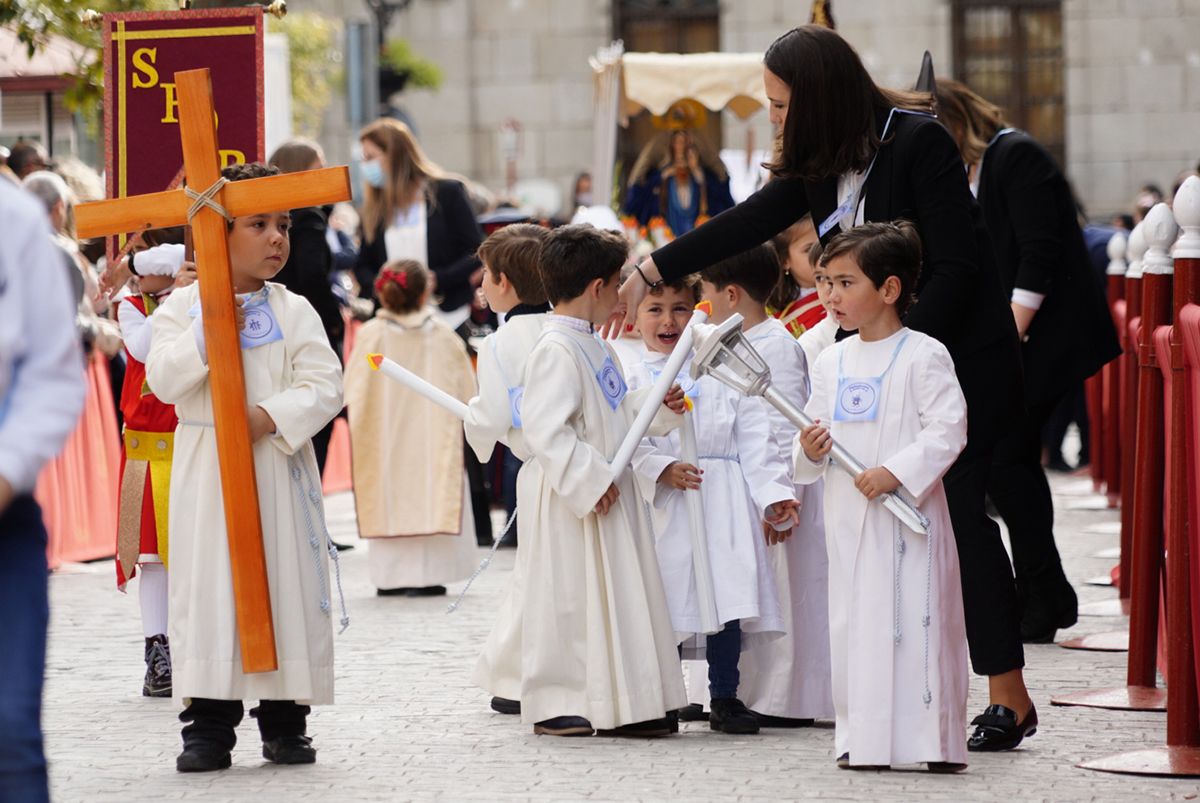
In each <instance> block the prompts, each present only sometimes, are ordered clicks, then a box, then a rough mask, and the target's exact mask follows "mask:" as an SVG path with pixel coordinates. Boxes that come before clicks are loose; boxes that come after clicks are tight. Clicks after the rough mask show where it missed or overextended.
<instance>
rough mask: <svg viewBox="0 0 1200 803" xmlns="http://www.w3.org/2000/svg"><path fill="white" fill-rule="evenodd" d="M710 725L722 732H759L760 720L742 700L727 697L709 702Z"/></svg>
mask: <svg viewBox="0 0 1200 803" xmlns="http://www.w3.org/2000/svg"><path fill="white" fill-rule="evenodd" d="M708 727H709V728H711V729H713V730H715V731H721V732H722V733H740V734H748V733H758V720H757V719H756V718H755V717H754V715H753V714H751V713H750V709H748V708H746V706H745V704H744V703H743V702H742V701H741V700H739V699H737V698H736V697H725V698H719V699H716V700H713V701H712V702H710V703H709V715H708Z"/></svg>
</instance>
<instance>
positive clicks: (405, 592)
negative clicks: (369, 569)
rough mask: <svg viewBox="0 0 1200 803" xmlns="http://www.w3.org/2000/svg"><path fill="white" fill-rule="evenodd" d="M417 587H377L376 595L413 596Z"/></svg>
mask: <svg viewBox="0 0 1200 803" xmlns="http://www.w3.org/2000/svg"><path fill="white" fill-rule="evenodd" d="M415 590H416V589H412V588H407V587H401V588H377V589H375V595H376V596H378V597H407V596H411V594H412V592H413V591H415Z"/></svg>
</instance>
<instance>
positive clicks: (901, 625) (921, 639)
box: [795, 329, 968, 765]
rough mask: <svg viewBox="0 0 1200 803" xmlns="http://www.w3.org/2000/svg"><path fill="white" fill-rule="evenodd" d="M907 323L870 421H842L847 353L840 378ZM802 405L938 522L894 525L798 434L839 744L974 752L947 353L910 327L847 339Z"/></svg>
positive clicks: (885, 354)
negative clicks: (819, 484) (810, 489)
mask: <svg viewBox="0 0 1200 803" xmlns="http://www.w3.org/2000/svg"><path fill="white" fill-rule="evenodd" d="M906 334H907V337H908V339H907V341H906V342H905V343H904V346H903V348H902V349H901V350H900V352H899V354H898V356H897V357H896V360H895V364H894V365H893V366H892V368H891V369H890V370H889V371H888V372H887V374H886V375H885V376H884V378H883V382H882V387H881V389H880V398H879V411H878V416H877V417H876V419H875V420H874V421H872V422H862V421H860V422H842V421H835V420H834V405H835V401H836V396H837V391H838V387H837V386H838V359H839V357H841V356H843V355H844V376H845V377H847V378H854V377H872V376H877V375H879V374H881V373H882V372H883V371H884V370H885V368H886V367H887V365H888V362H889V361H890V360H891V358H892V354H893V352H894V350H895V347H896V344H897V342H898V341H899V339H900V338H902V337H904V336H905V335H906ZM805 410H806V412H807V413H808V414H809V415H810V416H812V417H814V418H820V419H821V420H822V421H825V422H830V431H831V433H832V434H833V437H834V439H835V440H837V441H838V443H840V444H841V445H843V446H845V447H846V448H847V449H848V450H849V451H850V453H851V454H853V455H854V456H855V457H857V458H858V459H859V460H860V461H862V462H863V463H864V464H865V465H867V466H868V467H873V466H883V467H884V468H886V469H888V470H889V471H891V472H892V474H894V475H895V476H896V478H897V479H898V480H900V482H901V483H902V487H903V489H904V491H906V492H907V493H908V495H909V496H910V498H912V499H913V500H915V501H916V502H917V503H918V505H919V506H920V508H921V511H922V512H923V513H924V514H925V516H927V517H928V518H929V519H930V521H931V522H932V524H931V534H930V536H929V537H928V539H927V538H926V537H925V536H924V535H918V534H917V533H914V532H913V531H912V530H909V529H908V528H906V527H904V526H903V525H901V524H899V520H898V519H896V518H895V517H894V516H892V514H891V513H889V512H888V511H887V510H886V509H885V508H884V507H883V505H882V504H880V503H879V502H878V501H870V502H869V501H868V500H867V498H866V497H865V496H863V495H862V494H861V493H860V492H859V491H858V489H856V488H855V487H854V478H853V477H851V476H850V475H849V474H848V473H847V472H845V471H842V470H841V469H840V468H837V467H831V466H829V462H828V460H827V459H826V460H825V461H824V462H822V463H821V464H816V463H813V462H812V461H810V460H809V459H808V458H807V456H806V455H805V454H804V450H803V449H801V448H800V445H799V441H798V440H797V442H796V450H795V459H796V479H797V480H798V481H800V482H813V481H815V480H817V479H818V478H820V477H822V476H824V479H825V534H826V544H827V546H828V549H829V591H830V593H829V628H830V643H831V647H832V650H831V652H832V658H833V699H834V708H835V709H836V718H835V722H836V732H835V739H834V741H835V748H834V755H838V756H840V755H841V754H843V753H847V752H848V753H849V754H850V762H851V763H852V764H879V765H902V764H916V763H921V762H928V761H950V762H955V763H966V758H967V753H966V742H965V740H964V739H963V735H964V733H965V732H966V726H967V721H966V715H967V684H968V672H967V637H966V626H965V624H964V619H963V602H962V587H961V582H960V579H959V572H958V552H957V550H956V548H955V544H954V530H953V529H952V527H951V524H950V514H949V512H948V510H947V507H946V494H945V491H944V490H943V488H942V481H941V480H942V476H943V475H944V474H945V473H946V471H947V469H949V468H950V466H951V464H953V462H954V460H955V459H956V458H957V457H958V454H959V452H961V451H962V448H963V446H964V445H965V444H966V440H967V408H966V402H965V401H964V399H963V395H962V390H961V389H960V388H959V385H958V379H957V378H956V376H955V373H954V364H953V362H952V361H951V359H950V354H949V352H947V351H946V348H945V346H943V345H942V344H941V343H939V342H938V341H937V340H934V339H933V338H931V337H929V336H928V335H924V334H922V333H920V332H914V331H911V330H908V329H901V330H900V331H899V332H898V333H896V334H894V335H892V336H891V337H888V338H886V339H884V340H879V341H874V342H870V343H865V342H863V341H862V340H861V338H859V337H858V336H857V335H856V336H854V337H851V338H848V339H847V340H844V341H842V342H841V343H838V344H837V345H835V346H834V347H832V348H830V349H827V350H826V351H825V352H823V353H822V354H821V356H820V357H819V358H818V359H817V362H816V365H815V366H814V368H813V371H812V397H811V398H810V399H809V402H808V405H807V406H806V408H805ZM901 539H902V541H903V551H901V550H900V548H899V541H900V540H901ZM897 592H898V594H899V598H897ZM927 615H928V616H929V617H930V626H929V627H928V629H927V630H926V628H924V627H923V626H922V622H923V620H924V619H925V617H926V616H927ZM897 629H898V630H899V639H898V640H897V637H896V630H897ZM926 647H928V652H927V653H926ZM926 655H928V658H926ZM927 690H928V694H929V695H930V699H929V702H928V704H927V703H926V702H925V699H924V698H925V695H926V692H927Z"/></svg>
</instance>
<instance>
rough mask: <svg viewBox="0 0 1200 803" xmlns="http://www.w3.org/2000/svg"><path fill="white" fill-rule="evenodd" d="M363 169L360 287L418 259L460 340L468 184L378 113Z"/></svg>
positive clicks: (481, 498) (468, 295) (474, 233)
mask: <svg viewBox="0 0 1200 803" xmlns="http://www.w3.org/2000/svg"><path fill="white" fill-rule="evenodd" d="M359 144H360V145H361V146H362V157H363V163H362V175H363V180H364V182H365V183H366V187H365V189H364V198H363V205H362V209H361V210H359V214H360V216H361V219H362V232H361V234H362V246H361V248H360V250H359V252H358V263H357V265H356V266H355V268H354V274H355V277H356V278H357V279H358V284H359V288H360V290H359V293H360V295H362V296H363V297H365V298H371V297H372V296H373V295H374V292H375V276H376V275H377V274H378V273H379V270H380V268H382V267H383V266H384V265H385V264H387V263H388V262H391V261H393V260H396V259H415V260H417V261H418V262H420V263H422V264H423V265H425V266H426V267H428V268H429V270H430V271H431V272H432V273H433V277H434V292H435V294H436V295H437V297H438V298H439V301H438V307H439V308H440V310H441V318H442V320H443V321H444V322H445V323H446V324H448V325H449V326H450V327H451V328H453V329H455V330H456V331H458V334H459V335H460V336H461V337H462V339H463V340H464V341H465V340H466V339H467V335H468V330H467V319H468V318H470V316H471V299H472V298H473V297H474V295H475V288H476V287H478V286H479V281H480V278H481V277H482V274H483V269H482V267H480V263H479V259H478V258H477V257H476V256H475V252H476V251H478V250H479V246H480V244H481V243H482V242H483V230H482V229H481V228H480V227H479V223H478V222H477V221H476V220H475V213H474V212H472V211H471V204H470V202H469V201H468V199H467V191H466V189H465V188H464V187H463V184H462V182H461V181H457V180H455V179H452V178H450V177H449V176H447V175H446V173H445V171H443V170H442V169H441V168H440V167H438V166H437V165H436V164H434V163H433V162H431V161H430V160H429V158H428V157H427V156H426V155H425V153H424V151H422V150H421V146H420V145H419V144H417V140H416V137H414V136H413V134H412V131H410V130H409V128H408V126H406V125H405V124H404V123H402V122H400V121H399V120H393V119H391V118H388V117H384V118H380V119H379V120H376V121H375V122H373V123H371V124H370V125H368V126H367V127H366V128H364V129H363V130H362V132H361V133H360V134H359ZM463 448H464V454H465V457H464V460H465V465H466V470H467V478H468V480H469V481H470V487H471V508H472V512H473V513H474V514H475V538H476V541H477V542H478V543H479V544H480V545H481V546H491V543H492V524H491V522H492V519H491V514H490V512H489V506H488V501H487V492H486V487H485V484H484V480H483V467H482V466H480V464H479V461H478V460H477V459H476V458H475V454H474V452H472V451H471V450H470V449H467V448H466V445H465V442H464V446H463Z"/></svg>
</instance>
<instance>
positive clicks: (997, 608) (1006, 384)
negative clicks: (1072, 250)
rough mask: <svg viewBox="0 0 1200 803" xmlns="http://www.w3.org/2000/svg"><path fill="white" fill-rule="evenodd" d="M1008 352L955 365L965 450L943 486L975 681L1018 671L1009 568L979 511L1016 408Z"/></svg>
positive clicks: (1020, 659) (1013, 362)
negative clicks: (964, 419)
mask: <svg viewBox="0 0 1200 803" xmlns="http://www.w3.org/2000/svg"><path fill="white" fill-rule="evenodd" d="M1015 349H1016V344H1015V340H1014V341H1013V342H1012V343H1008V342H1001V343H998V344H996V345H995V346H993V347H990V348H987V349H984V350H982V351H981V352H979V353H978V354H975V355H971V356H970V357H968V358H965V359H956V360H955V363H954V369H955V372H956V373H957V374H958V381H959V384H960V385H961V386H962V391H963V396H964V397H966V400H967V447H966V449H964V450H963V453H962V454H961V455H959V457H958V460H956V461H955V462H954V465H953V466H951V467H950V470H949V471H948V472H946V476H945V477H943V478H942V485H943V487H945V489H946V503H947V506H948V507H949V510H950V522H951V524H953V525H954V542H955V545H956V546H957V547H958V565H959V571H960V573H961V575H962V590H963V609H964V613H965V615H966V620H967V645H968V647H969V648H970V652H971V666H972V668H973V669H974V670H975V673H976V674H978V675H1002V674H1004V673H1005V672H1009V671H1011V670H1013V669H1020V668H1021V667H1023V666H1025V649H1024V646H1023V645H1022V643H1021V610H1020V605H1019V603H1018V600H1017V589H1016V585H1015V584H1014V582H1013V572H1012V564H1011V563H1009V560H1008V553H1007V552H1005V551H1004V542H1003V541H1002V540H1001V537H1000V526H999V525H998V524H996V522H994V521H993V520H992V519H991V517H990V516H988V514H987V507H986V497H987V489H988V478H989V476H990V474H991V468H992V460H993V454H994V450H995V448H996V444H997V442H998V441H999V439H1000V437H1001V436H1002V435H1003V434H1004V433H1005V432H1007V431H1008V430H1009V429H1010V428H1011V427H1012V426H1013V424H1012V422H1013V421H1014V419H1015V416H1016V414H1017V412H1018V411H1019V410H1020V409H1021V406H1022V399H1021V392H1022V391H1021V373H1020V362H1019V360H1018V359H1017V358H1016V354H1015Z"/></svg>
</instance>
